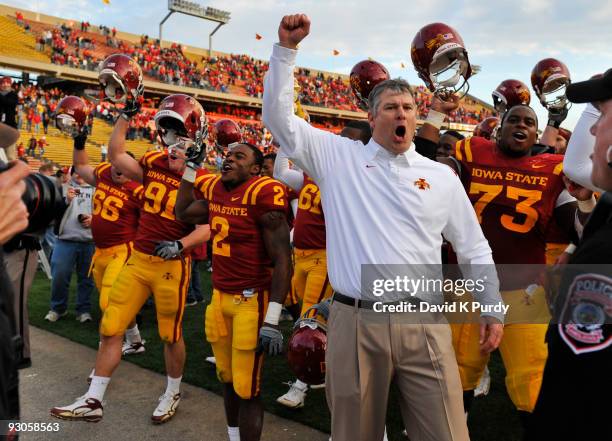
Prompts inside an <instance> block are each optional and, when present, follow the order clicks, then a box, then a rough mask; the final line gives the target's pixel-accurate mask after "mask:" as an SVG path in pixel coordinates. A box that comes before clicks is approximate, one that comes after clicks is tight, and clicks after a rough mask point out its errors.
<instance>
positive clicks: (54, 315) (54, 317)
mask: <svg viewBox="0 0 612 441" xmlns="http://www.w3.org/2000/svg"><path fill="white" fill-rule="evenodd" d="M66 314H68V311H64V312H62V313H61V314H60V313H59V312H55V311H54V310H51V311H49V312H48V313H47V315H46V316H45V320H47V321H48V322H51V323H55V322H56V321H58V320H59V319H61V318H62V317H64V316H65V315H66Z"/></svg>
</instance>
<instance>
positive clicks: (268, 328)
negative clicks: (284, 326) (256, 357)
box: [257, 322, 283, 355]
mask: <svg viewBox="0 0 612 441" xmlns="http://www.w3.org/2000/svg"><path fill="white" fill-rule="evenodd" d="M262 351H263V352H267V353H268V354H269V355H278V354H281V353H282V352H283V334H281V332H280V331H279V329H278V327H277V326H274V325H271V324H269V323H266V322H264V324H263V326H262V327H261V329H260V330H259V342H258V344H257V352H262Z"/></svg>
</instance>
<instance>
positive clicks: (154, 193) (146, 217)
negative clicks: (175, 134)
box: [134, 152, 208, 255]
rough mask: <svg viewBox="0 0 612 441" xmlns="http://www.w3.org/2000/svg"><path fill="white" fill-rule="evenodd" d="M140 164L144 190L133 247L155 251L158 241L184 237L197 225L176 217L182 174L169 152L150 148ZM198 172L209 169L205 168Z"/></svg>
mask: <svg viewBox="0 0 612 441" xmlns="http://www.w3.org/2000/svg"><path fill="white" fill-rule="evenodd" d="M140 166H141V167H142V170H143V174H142V175H143V180H142V185H143V187H144V191H143V193H142V209H141V211H140V222H139V224H138V231H137V233H136V239H135V240H134V248H135V249H137V250H138V251H140V252H141V253H146V254H151V255H152V254H153V251H154V250H155V246H156V244H157V242H160V241H162V240H178V239H181V238H182V237H184V236H186V235H188V234H189V233H190V232H191V231H193V229H194V226H193V225H191V224H187V223H185V222H181V221H178V220H176V217H175V215H174V205H175V204H176V195H177V193H178V187H179V184H180V182H181V174H179V173H175V172H173V171H172V170H170V167H169V164H168V153H166V152H148V153H146V154H145V155H144V156H143V157H142V158H141V159H140ZM198 173H199V174H207V173H208V172H207V171H206V170H203V169H202V170H199V171H198Z"/></svg>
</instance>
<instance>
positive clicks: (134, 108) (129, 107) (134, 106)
mask: <svg viewBox="0 0 612 441" xmlns="http://www.w3.org/2000/svg"><path fill="white" fill-rule="evenodd" d="M140 106H141V104H140V99H139V98H138V97H136V98H134V99H131V100H129V101H127V102H126V103H125V106H124V107H123V109H122V110H121V117H122V118H123V119H125V120H127V121H129V120H130V119H132V118H133V117H134V116H135V115H136V114H137V113H138V112H140Z"/></svg>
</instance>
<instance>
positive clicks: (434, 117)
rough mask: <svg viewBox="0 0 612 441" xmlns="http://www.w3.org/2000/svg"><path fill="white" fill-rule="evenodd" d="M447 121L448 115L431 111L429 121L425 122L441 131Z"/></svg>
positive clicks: (428, 116) (428, 115)
mask: <svg viewBox="0 0 612 441" xmlns="http://www.w3.org/2000/svg"><path fill="white" fill-rule="evenodd" d="M445 119H446V115H445V114H444V113H440V112H438V111H436V110H433V109H429V113H428V114H427V119H426V120H425V122H426V123H427V124H431V125H432V126H434V127H435V128H436V129H438V130H440V127H442V124H444V120H445Z"/></svg>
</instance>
